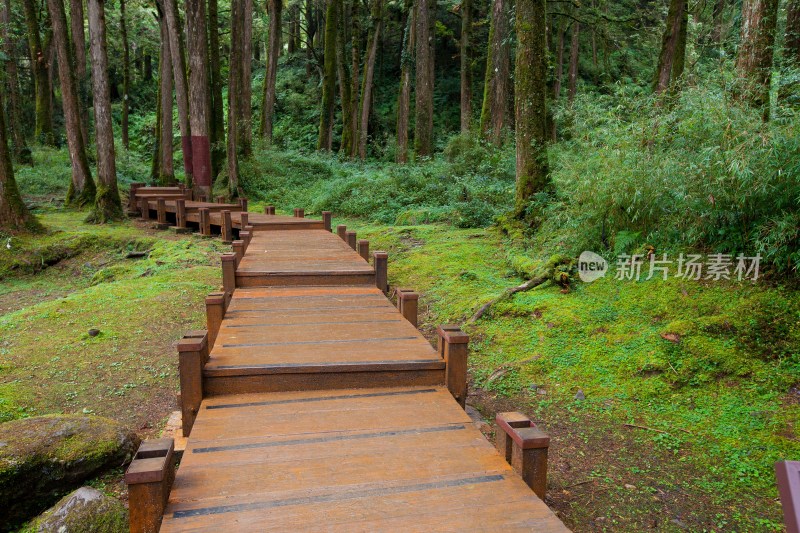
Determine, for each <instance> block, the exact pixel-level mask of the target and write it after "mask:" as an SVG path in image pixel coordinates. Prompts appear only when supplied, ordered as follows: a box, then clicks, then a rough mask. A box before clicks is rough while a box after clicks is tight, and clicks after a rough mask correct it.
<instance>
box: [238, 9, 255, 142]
mask: <svg viewBox="0 0 800 533" xmlns="http://www.w3.org/2000/svg"><path fill="white" fill-rule="evenodd" d="M242 9H243V11H244V12H243V17H244V18H243V19H242V39H241V42H242V59H241V62H242V68H241V78H242V81H241V105H240V107H239V117H238V127H239V132H238V135H239V138H238V139H237V143H238V145H239V146H238V148H239V153H240V154H241V155H242V157H250V155H251V154H252V153H253V64H252V60H253V0H244V4H243V6H242Z"/></svg>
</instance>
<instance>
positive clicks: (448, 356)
mask: <svg viewBox="0 0 800 533" xmlns="http://www.w3.org/2000/svg"><path fill="white" fill-rule="evenodd" d="M437 333H438V334H439V342H440V343H442V344H443V345H444V346H441V345H440V346H439V351H440V352H441V353H442V354H443V356H444V364H445V385H447V389H448V390H449V391H450V394H452V395H453V397H454V398H455V399H456V401H457V402H458V403H459V405H461V407H464V406H465V405H466V403H467V352H468V345H469V335H467V334H466V333H464V332H463V331H461V329H444V328H442V327H439V328H438V329H437Z"/></svg>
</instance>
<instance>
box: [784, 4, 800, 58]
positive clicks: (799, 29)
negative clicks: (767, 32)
mask: <svg viewBox="0 0 800 533" xmlns="http://www.w3.org/2000/svg"><path fill="white" fill-rule="evenodd" d="M784 47H785V50H784V56H785V57H786V59H788V60H789V61H793V62H794V64H795V65H796V66H798V65H800V0H789V1H788V2H787V3H786V44H784Z"/></svg>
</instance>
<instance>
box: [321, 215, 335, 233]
mask: <svg viewBox="0 0 800 533" xmlns="http://www.w3.org/2000/svg"><path fill="white" fill-rule="evenodd" d="M332 216H333V214H332V213H331V212H330V211H323V212H322V225H323V226H324V227H325V229H326V230H327V231H331V217H332Z"/></svg>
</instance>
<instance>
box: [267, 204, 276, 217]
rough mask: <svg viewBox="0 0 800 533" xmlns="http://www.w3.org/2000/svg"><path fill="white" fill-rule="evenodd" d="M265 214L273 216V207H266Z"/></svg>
mask: <svg viewBox="0 0 800 533" xmlns="http://www.w3.org/2000/svg"><path fill="white" fill-rule="evenodd" d="M267 214H268V215H275V206H274V205H268V206H267Z"/></svg>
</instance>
